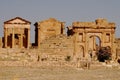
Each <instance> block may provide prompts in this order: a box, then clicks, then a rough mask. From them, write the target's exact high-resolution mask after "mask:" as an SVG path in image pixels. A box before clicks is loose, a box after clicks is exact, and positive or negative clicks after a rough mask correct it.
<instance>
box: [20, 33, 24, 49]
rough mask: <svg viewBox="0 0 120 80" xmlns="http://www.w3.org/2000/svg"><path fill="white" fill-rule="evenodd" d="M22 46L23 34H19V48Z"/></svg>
mask: <svg viewBox="0 0 120 80" xmlns="http://www.w3.org/2000/svg"><path fill="white" fill-rule="evenodd" d="M22 47H23V34H20V48H22Z"/></svg>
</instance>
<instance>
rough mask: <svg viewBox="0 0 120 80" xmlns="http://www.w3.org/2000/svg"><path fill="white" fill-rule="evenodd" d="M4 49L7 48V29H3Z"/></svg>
mask: <svg viewBox="0 0 120 80" xmlns="http://www.w3.org/2000/svg"><path fill="white" fill-rule="evenodd" d="M4 47H5V48H7V28H4Z"/></svg>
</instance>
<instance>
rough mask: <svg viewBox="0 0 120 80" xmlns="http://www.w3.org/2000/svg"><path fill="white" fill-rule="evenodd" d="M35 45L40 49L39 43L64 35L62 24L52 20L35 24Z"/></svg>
mask: <svg viewBox="0 0 120 80" xmlns="http://www.w3.org/2000/svg"><path fill="white" fill-rule="evenodd" d="M34 25H35V45H36V46H38V48H39V47H40V43H41V42H42V41H44V40H45V39H48V38H50V37H52V36H56V35H59V34H64V32H65V31H64V22H60V21H58V20H56V19H54V18H49V19H47V20H44V21H40V22H36V23H35V24H34Z"/></svg>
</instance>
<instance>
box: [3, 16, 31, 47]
mask: <svg viewBox="0 0 120 80" xmlns="http://www.w3.org/2000/svg"><path fill="white" fill-rule="evenodd" d="M30 24H31V22H29V21H27V20H25V19H22V18H20V17H16V18H13V19H10V20H8V21H5V22H4V47H5V48H29V46H30Z"/></svg>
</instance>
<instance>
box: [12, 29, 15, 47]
mask: <svg viewBox="0 0 120 80" xmlns="http://www.w3.org/2000/svg"><path fill="white" fill-rule="evenodd" d="M14 39H15V34H14V28H12V48H14V42H15V40H14Z"/></svg>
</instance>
